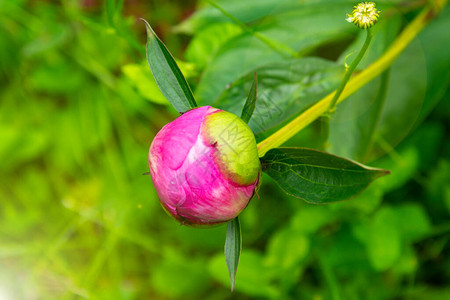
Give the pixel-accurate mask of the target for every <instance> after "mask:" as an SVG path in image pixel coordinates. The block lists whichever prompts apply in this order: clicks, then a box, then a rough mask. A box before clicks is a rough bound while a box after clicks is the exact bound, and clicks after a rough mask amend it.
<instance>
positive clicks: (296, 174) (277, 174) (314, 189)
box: [261, 148, 390, 204]
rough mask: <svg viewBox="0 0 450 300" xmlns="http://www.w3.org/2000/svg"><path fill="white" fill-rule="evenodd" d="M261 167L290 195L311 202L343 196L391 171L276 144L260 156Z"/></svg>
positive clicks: (349, 194)
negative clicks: (275, 146) (280, 146)
mask: <svg viewBox="0 0 450 300" xmlns="http://www.w3.org/2000/svg"><path fill="white" fill-rule="evenodd" d="M261 162H262V166H263V171H264V172H266V173H267V174H268V175H269V176H270V177H272V178H273V179H274V180H275V181H276V182H277V183H278V185H279V186H280V187H281V188H282V189H283V190H285V191H286V192H287V193H288V194H291V195H292V196H295V197H298V198H301V199H303V200H305V201H306V202H310V203H314V204H326V203H331V202H336V201H341V200H345V199H348V198H351V197H353V196H356V195H357V194H359V193H360V192H362V191H363V190H364V189H365V188H366V187H367V186H368V185H369V184H370V183H371V182H372V181H373V180H374V179H376V178H378V177H380V176H383V175H387V174H389V173H390V172H389V171H387V170H382V169H375V168H370V167H367V166H364V165H361V164H359V163H357V162H354V161H351V160H348V159H345V158H342V157H338V156H335V155H332V154H329V153H325V152H321V151H318V150H314V149H306V148H276V149H272V150H270V151H269V152H267V153H266V155H265V156H264V157H263V158H262V159H261Z"/></svg>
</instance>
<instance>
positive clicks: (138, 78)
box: [122, 64, 169, 104]
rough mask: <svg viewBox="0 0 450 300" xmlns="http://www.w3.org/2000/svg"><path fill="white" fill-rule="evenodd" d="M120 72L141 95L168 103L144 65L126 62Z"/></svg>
mask: <svg viewBox="0 0 450 300" xmlns="http://www.w3.org/2000/svg"><path fill="white" fill-rule="evenodd" d="M122 72H123V73H124V74H125V76H126V77H128V78H129V79H130V81H131V83H132V84H133V85H134V86H135V87H136V89H137V91H138V92H139V94H140V95H141V96H142V97H144V98H145V99H147V100H150V101H152V102H154V103H157V104H169V102H168V101H167V99H166V98H165V97H164V95H163V94H162V93H161V91H160V90H159V88H158V85H157V84H156V82H155V79H154V78H153V76H152V74H151V72H150V71H149V70H148V68H147V67H146V66H142V65H138V64H128V65H125V66H123V67H122Z"/></svg>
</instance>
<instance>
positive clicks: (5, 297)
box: [0, 286, 13, 300]
mask: <svg viewBox="0 0 450 300" xmlns="http://www.w3.org/2000/svg"><path fill="white" fill-rule="evenodd" d="M0 300H13V298H12V296H11V294H10V293H9V292H8V291H7V290H6V289H5V288H4V287H2V286H0Z"/></svg>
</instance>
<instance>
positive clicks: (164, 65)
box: [144, 21, 197, 113]
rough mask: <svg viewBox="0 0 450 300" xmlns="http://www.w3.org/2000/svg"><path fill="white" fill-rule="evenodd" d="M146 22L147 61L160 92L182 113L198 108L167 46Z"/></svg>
mask: <svg viewBox="0 0 450 300" xmlns="http://www.w3.org/2000/svg"><path fill="white" fill-rule="evenodd" d="M144 22H145V27H146V28H147V61H148V65H149V66H150V70H151V71H152V73H153V77H154V78H155V81H156V83H157V84H158V86H159V89H160V91H161V92H162V93H163V94H164V95H165V97H166V99H167V100H168V101H169V102H170V103H172V105H173V107H174V108H175V109H176V110H177V111H178V112H180V113H182V112H186V111H188V110H190V109H192V108H195V107H197V103H196V102H195V99H194V95H192V92H191V88H190V87H189V84H188V83H187V81H186V79H185V78H184V76H183V73H181V71H180V68H179V67H178V65H177V63H176V62H175V59H174V58H173V57H172V54H171V53H170V52H169V50H168V49H167V47H166V45H164V43H163V42H162V41H161V40H160V39H159V38H158V36H157V35H156V33H155V32H154V31H153V29H152V28H151V27H150V25H149V24H148V23H147V21H144Z"/></svg>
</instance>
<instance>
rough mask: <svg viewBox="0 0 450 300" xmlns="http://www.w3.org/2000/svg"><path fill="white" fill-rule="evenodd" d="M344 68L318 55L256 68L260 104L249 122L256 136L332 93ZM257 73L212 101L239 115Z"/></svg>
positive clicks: (248, 75) (234, 84)
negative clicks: (317, 56)
mask: <svg viewBox="0 0 450 300" xmlns="http://www.w3.org/2000/svg"><path fill="white" fill-rule="evenodd" d="M343 71H344V67H343V66H342V65H338V64H336V63H334V62H332V61H328V60H325V59H321V58H316V57H307V58H299V59H293V60H290V61H286V62H280V63H277V64H269V65H266V66H264V67H261V68H258V69H256V72H257V74H258V103H257V105H256V108H255V111H254V113H253V116H252V119H251V120H250V122H249V126H250V128H251V129H252V130H253V132H254V133H255V134H256V135H257V138H258V135H260V134H262V133H263V132H264V131H266V130H267V129H270V128H272V127H275V126H277V125H279V124H281V123H282V122H284V121H286V120H288V119H290V118H291V117H293V116H295V115H297V114H299V113H300V112H302V111H304V110H305V109H307V108H308V107H309V106H310V105H312V104H314V103H316V102H317V101H318V100H320V99H321V98H322V97H324V96H326V95H327V94H328V93H330V92H332V91H333V90H334V89H335V88H336V87H337V85H338V84H339V82H340V80H341V78H342V74H343ZM253 76H254V73H253V72H251V73H248V74H247V75H246V76H244V77H242V78H241V79H239V80H238V81H236V82H235V83H233V84H232V85H231V86H230V88H229V89H227V90H226V91H225V92H224V93H223V94H222V95H221V97H220V98H219V99H218V100H217V101H216V102H215V103H214V104H213V106H214V107H218V108H220V109H224V110H226V111H229V112H232V113H234V114H236V115H238V114H239V113H240V112H241V109H242V106H243V105H244V102H245V99H246V96H247V93H248V90H249V89H251V87H250V82H251V79H252V78H253Z"/></svg>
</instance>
